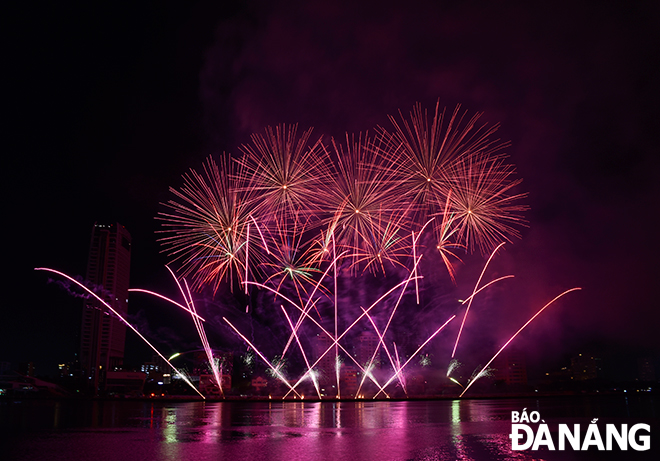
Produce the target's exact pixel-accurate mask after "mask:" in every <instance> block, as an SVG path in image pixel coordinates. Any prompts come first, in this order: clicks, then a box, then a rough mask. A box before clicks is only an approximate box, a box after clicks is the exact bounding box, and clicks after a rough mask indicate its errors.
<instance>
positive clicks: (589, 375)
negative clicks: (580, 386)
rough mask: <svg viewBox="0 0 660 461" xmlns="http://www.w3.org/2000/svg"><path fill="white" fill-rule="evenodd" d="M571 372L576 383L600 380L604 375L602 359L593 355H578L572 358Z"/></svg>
mask: <svg viewBox="0 0 660 461" xmlns="http://www.w3.org/2000/svg"><path fill="white" fill-rule="evenodd" d="M571 370H572V372H573V379H574V380H576V381H588V380H591V379H596V378H600V377H601V376H602V374H603V370H602V365H601V359H600V358H599V357H595V356H594V355H592V354H578V355H576V356H574V357H572V358H571Z"/></svg>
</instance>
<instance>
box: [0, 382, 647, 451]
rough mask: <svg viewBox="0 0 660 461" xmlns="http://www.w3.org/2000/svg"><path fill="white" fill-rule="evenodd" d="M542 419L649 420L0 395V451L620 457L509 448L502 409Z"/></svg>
mask: <svg viewBox="0 0 660 461" xmlns="http://www.w3.org/2000/svg"><path fill="white" fill-rule="evenodd" d="M523 408H527V410H528V411H538V412H539V413H540V414H541V417H542V418H543V419H544V420H545V421H547V422H548V423H549V424H551V425H552V424H553V422H555V423H558V422H561V423H571V424H573V423H574V424H582V425H587V424H589V422H590V421H591V420H592V419H593V418H599V424H605V423H614V424H629V425H632V424H636V423H640V422H643V423H647V424H650V425H651V450H650V451H647V452H635V451H632V450H629V451H628V452H627V453H626V459H654V456H653V451H654V450H653V448H655V446H654V445H655V444H656V439H657V430H658V416H659V405H658V399H657V397H654V396H650V395H631V396H628V397H625V396H581V397H554V398H550V397H545V398H538V399H531V398H524V399H466V400H430V401H392V402H387V401H379V402H373V401H365V402H361V401H359V402H277V401H272V402H201V401H200V402H175V401H158V400H153V401H145V400H134V401H111V400H110V401H108V400H106V401H71V400H63V401H51V400H24V401H14V400H3V401H0V429H1V432H2V436H0V441H2V447H3V448H2V453H3V459H11V460H14V459H15V460H39V459H48V460H64V459H67V460H85V459H95V460H114V459H122V460H138V459H139V460H180V459H196V460H205V459H232V460H238V459H246V460H270V459H287V460H298V459H337V460H353V459H379V460H408V459H414V460H433V459H438V460H441V459H462V460H489V459H496V460H505V459H522V460H531V459H577V460H579V459H620V455H621V453H615V452H597V451H595V450H593V449H592V450H590V451H588V452H569V451H566V452H548V451H530V450H526V451H512V450H511V441H510V438H509V433H510V432H511V411H521V410H522V409H523Z"/></svg>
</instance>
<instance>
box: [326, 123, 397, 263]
mask: <svg viewBox="0 0 660 461" xmlns="http://www.w3.org/2000/svg"><path fill="white" fill-rule="evenodd" d="M332 147H333V151H334V154H335V156H336V162H337V164H336V174H335V175H334V176H333V181H332V183H331V184H330V185H329V188H328V190H327V198H326V203H327V204H328V208H327V212H328V213H330V215H331V217H329V218H327V219H326V222H328V223H329V224H328V227H330V228H332V229H334V238H335V239H336V241H337V244H338V245H339V246H340V247H343V248H348V249H350V250H353V251H356V250H362V251H366V252H368V251H369V245H371V244H372V243H371V242H376V241H378V240H381V239H382V236H383V235H388V234H389V235H391V234H392V232H393V230H392V229H390V230H387V229H386V228H385V227H386V226H387V225H388V224H389V225H394V224H407V222H408V221H407V220H402V219H399V218H395V219H394V220H392V219H390V218H391V216H393V215H395V214H396V213H400V212H401V209H402V203H400V202H399V201H398V200H397V198H396V196H395V194H393V193H392V192H393V188H394V182H393V180H392V178H393V173H392V172H391V171H390V170H388V169H387V168H385V167H384V164H383V161H382V159H380V158H379V157H378V156H377V155H376V154H375V152H376V151H377V150H378V146H377V145H374V144H372V142H371V140H370V139H369V137H368V136H367V135H365V136H364V138H363V137H362V135H360V136H358V137H357V138H356V137H349V136H348V135H347V136H346V146H344V145H341V144H339V143H337V142H336V141H335V140H334V139H333V140H332Z"/></svg>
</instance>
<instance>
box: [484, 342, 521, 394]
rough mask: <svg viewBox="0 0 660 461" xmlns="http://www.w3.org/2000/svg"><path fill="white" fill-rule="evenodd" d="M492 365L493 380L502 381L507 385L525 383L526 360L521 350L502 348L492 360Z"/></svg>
mask: <svg viewBox="0 0 660 461" xmlns="http://www.w3.org/2000/svg"><path fill="white" fill-rule="evenodd" d="M492 367H493V368H494V371H493V377H494V378H495V381H504V383H506V384H507V386H525V385H527V361H526V360H525V354H524V353H523V351H521V350H519V349H515V348H508V349H504V351H502V353H501V354H500V355H498V356H497V358H496V359H495V360H494V361H493V364H492Z"/></svg>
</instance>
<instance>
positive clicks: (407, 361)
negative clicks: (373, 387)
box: [373, 315, 456, 399]
mask: <svg viewBox="0 0 660 461" xmlns="http://www.w3.org/2000/svg"><path fill="white" fill-rule="evenodd" d="M454 318H456V316H455V315H452V316H451V317H450V318H449V320H447V321H446V322H445V323H443V324H442V326H441V327H440V328H438V329H437V330H435V333H433V334H432V335H431V336H429V337H428V339H427V340H426V341H424V343H422V345H421V346H419V347H418V348H417V350H416V351H415V352H413V354H412V355H411V356H410V358H409V359H408V360H406V363H404V364H403V365H401V367H399V368H398V369H397V370H395V373H394V376H392V377H391V378H390V379H389V381H387V382H386V383H385V384H384V385H383V386H382V387H381V388H380V390H379V391H378V392H377V393H376V395H374V397H373V398H374V399H375V398H376V397H378V395H379V394H380V393H381V392H384V390H385V388H386V387H387V386H388V385H389V384H390V383H391V382H392V381H393V380H394V378H396V377H398V376H399V375H400V374H401V372H402V371H403V369H404V368H405V366H406V365H408V364H409V363H410V361H411V360H412V359H413V358H415V356H416V355H417V354H418V353H419V351H421V350H422V349H423V348H424V346H426V345H427V344H428V343H429V342H430V341H431V340H432V339H433V338H435V336H436V335H437V334H438V333H440V332H441V331H442V330H443V329H444V328H445V327H446V326H447V324H448V323H449V322H451V321H452V320H454Z"/></svg>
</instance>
